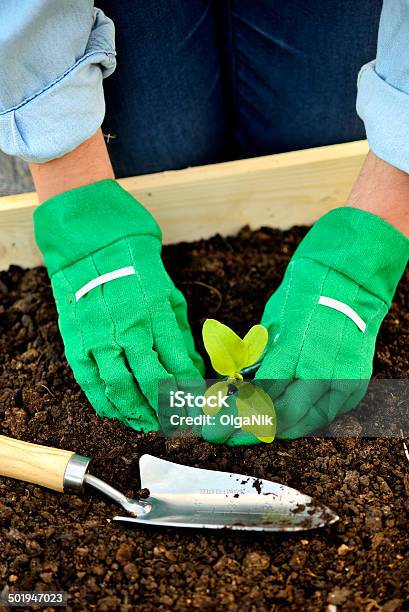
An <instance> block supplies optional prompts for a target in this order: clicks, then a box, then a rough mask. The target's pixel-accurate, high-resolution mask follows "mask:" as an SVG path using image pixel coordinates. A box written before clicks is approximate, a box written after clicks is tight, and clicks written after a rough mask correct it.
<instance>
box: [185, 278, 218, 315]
mask: <svg viewBox="0 0 409 612" xmlns="http://www.w3.org/2000/svg"><path fill="white" fill-rule="evenodd" d="M179 285H199V287H205V288H206V289H209V291H213V293H215V294H216V295H217V297H218V300H219V303H218V304H217V306H216V307H215V308H212V310H211V311H210V312H211V313H212V314H216V312H217V311H218V310H220V308H221V305H222V304H223V296H222V294H221V292H220V291H219V290H218V289H217V287H213V285H208V284H207V283H203V282H202V281H194V280H192V281H181V282H180V283H179Z"/></svg>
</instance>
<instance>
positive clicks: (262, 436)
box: [236, 382, 277, 443]
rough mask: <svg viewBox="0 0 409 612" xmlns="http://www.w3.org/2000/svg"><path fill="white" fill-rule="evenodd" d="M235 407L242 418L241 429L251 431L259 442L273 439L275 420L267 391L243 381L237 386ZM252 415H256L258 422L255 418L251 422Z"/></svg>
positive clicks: (272, 405)
mask: <svg viewBox="0 0 409 612" xmlns="http://www.w3.org/2000/svg"><path fill="white" fill-rule="evenodd" d="M236 407H237V413H238V415H239V416H240V417H241V418H242V419H243V424H242V427H241V428H242V430H243V431H247V432H249V433H252V434H253V435H254V436H256V438H258V439H259V440H260V441H261V442H266V443H270V442H272V441H273V440H274V438H275V433H276V426H277V420H276V413H275V410H274V404H273V401H272V399H271V397H270V396H269V395H268V393H266V392H265V391H263V389H260V387H257V386H256V385H254V384H253V383H248V382H243V383H241V384H240V386H239V388H238V394H237V398H236ZM253 417H258V419H259V422H256V420H255V422H253V423H252V418H253ZM246 420H247V421H248V423H246Z"/></svg>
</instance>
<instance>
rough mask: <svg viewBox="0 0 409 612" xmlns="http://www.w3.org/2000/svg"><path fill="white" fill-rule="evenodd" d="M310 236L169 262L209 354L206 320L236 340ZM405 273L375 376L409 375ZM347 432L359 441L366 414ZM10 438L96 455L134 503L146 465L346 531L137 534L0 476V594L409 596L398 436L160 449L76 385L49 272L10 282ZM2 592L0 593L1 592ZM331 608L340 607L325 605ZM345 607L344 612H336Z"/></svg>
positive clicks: (106, 604)
mask: <svg viewBox="0 0 409 612" xmlns="http://www.w3.org/2000/svg"><path fill="white" fill-rule="evenodd" d="M305 231H306V230H305V228H294V229H293V230H291V231H287V232H279V231H274V230H271V229H262V230H260V231H257V232H251V231H250V230H248V229H246V228H245V229H243V230H242V231H241V232H240V233H239V234H238V236H236V237H233V238H228V239H224V238H221V237H220V236H216V237H214V238H212V239H210V240H207V241H199V242H196V243H191V244H180V245H176V246H170V247H167V248H165V249H164V260H165V264H166V266H167V268H168V270H169V272H170V274H171V276H172V277H173V278H174V280H175V282H176V284H177V285H178V286H179V287H180V288H181V289H182V290H183V292H184V293H185V295H186V296H187V300H188V303H189V307H190V319H191V322H192V326H193V331H194V334H195V336H196V338H197V339H198V344H199V346H200V347H201V342H200V331H201V325H202V323H203V320H204V319H205V318H206V317H209V316H211V317H217V318H218V319H219V320H221V321H223V322H225V323H227V324H228V325H230V326H231V327H232V328H233V329H234V330H235V331H237V332H238V333H239V334H243V333H245V332H246V331H247V330H248V328H249V327H250V326H251V325H252V324H254V323H256V322H258V321H259V319H260V315H261V313H262V308H263V304H264V303H265V301H266V299H267V298H268V296H269V295H270V293H271V291H272V290H274V289H275V288H276V287H277V286H278V284H279V282H280V280H281V278H282V275H283V272H284V270H285V267H286V265H287V263H288V261H289V258H290V256H291V254H292V252H293V251H294V249H295V247H296V245H297V243H298V242H299V240H300V239H301V237H302V236H303V235H304V233H305ZM408 305H409V275H408V274H407V273H406V276H405V277H404V279H403V280H402V281H401V283H400V286H399V289H398V292H397V294H396V298H395V301H394V303H393V306H392V309H391V311H390V313H389V314H388V316H387V317H386V320H385V321H384V323H383V325H382V330H381V333H380V337H379V342H378V345H377V353H376V359H375V372H374V373H375V375H376V376H379V377H386V378H394V377H395V378H399V377H400V378H409V363H408V344H409V308H408ZM343 418H344V422H343V425H342V426H343V427H344V428H348V427H351V428H352V430H354V426H355V424H356V417H354V415H347V416H346V417H343ZM0 424H1V428H0V429H1V433H3V434H5V435H8V436H12V437H15V438H21V439H23V440H27V441H31V442H37V443H40V444H47V445H53V446H57V447H61V448H66V449H70V450H74V451H76V452H78V453H82V454H84V455H88V456H90V457H93V464H92V471H93V473H94V474H96V475H97V476H100V477H102V478H103V479H105V480H106V481H108V482H110V483H112V484H114V485H116V486H117V487H119V488H121V489H122V490H123V491H124V492H126V493H127V494H130V495H132V494H133V493H134V492H136V491H137V490H138V489H139V486H140V483H139V481H138V467H137V466H138V460H139V457H140V456H141V454H143V453H146V452H148V453H151V454H154V455H156V456H158V457H162V458H165V459H170V460H172V461H175V462H182V463H186V464H188V465H192V466H197V467H207V468H214V469H219V470H231V471H236V472H241V473H244V474H249V475H254V476H257V477H260V478H269V479H274V480H276V481H278V482H281V483H285V484H287V485H290V486H294V487H296V488H298V489H300V490H301V491H303V492H306V493H308V494H310V495H312V496H313V497H314V498H315V499H316V500H317V501H321V502H323V503H325V504H328V505H329V506H330V507H331V508H333V509H334V510H335V511H336V512H337V513H338V514H339V515H340V517H341V518H340V521H339V522H338V523H337V524H336V525H333V526H331V527H329V528H325V529H322V530H318V531H314V532H303V533H299V534H293V535H285V534H284V535H274V534H265V533H264V534H263V533H238V532H234V533H233V532H226V531H222V532H211V531H210V532H209V531H200V530H176V529H171V528H169V529H160V528H146V527H143V528H136V529H128V528H124V527H122V526H120V525H118V524H114V523H113V522H112V521H111V517H112V516H113V515H114V514H115V513H116V512H117V508H116V507H115V506H114V505H113V504H110V503H109V502H107V501H106V500H105V499H103V498H102V497H98V495H93V496H91V495H89V494H86V495H85V496H84V497H83V498H80V497H73V496H71V497H70V496H69V495H61V494H57V493H53V492H51V491H47V490H44V489H41V488H39V487H37V486H34V485H29V484H25V483H21V482H16V481H13V480H10V479H6V478H1V479H0V586H1V588H3V587H5V586H6V585H8V588H10V589H22V590H31V589H42V590H50V589H58V590H65V591H67V592H68V597H69V599H68V605H69V608H70V609H73V610H93V609H96V610H99V611H101V612H103V611H104V610H123V611H126V610H143V611H150V610H152V611H153V610H169V609H174V610H190V609H192V608H193V609H198V610H211V609H226V610H232V611H233V610H240V611H242V610H244V611H245V610H314V611H317V610H329V611H330V610H331V611H334V610H359V611H362V610H364V611H367V612H370V611H375V610H383V611H384V612H393V611H395V610H396V611H397V610H403V609H405V606H406V605H407V603H408V599H409V559H408V548H407V545H408V520H407V513H408V510H409V476H408V471H409V462H408V460H407V459H406V457H405V454H404V451H403V444H402V441H401V440H399V439H398V438H384V439H383V438H382V439H376V440H372V439H359V438H353V437H350V438H336V439H323V438H318V437H314V438H309V439H302V440H297V441H277V442H275V443H273V444H272V445H261V446H257V447H251V448H246V447H240V448H226V447H224V446H221V447H217V446H213V445H210V444H208V443H206V442H203V441H198V440H197V439H195V438H191V437H187V438H184V439H173V440H172V439H164V438H163V437H160V436H159V435H157V434H155V433H150V434H141V433H138V432H135V431H132V430H130V429H126V428H125V427H124V426H123V425H122V424H121V423H119V422H117V421H114V420H107V419H104V420H103V419H100V418H98V417H97V416H96V415H95V413H94V411H93V409H92V408H91V406H90V405H89V404H88V402H87V400H86V398H85V396H84V395H83V393H82V392H81V390H80V389H79V387H78V385H77V384H76V382H75V381H74V379H73V376H72V373H71V371H70V368H69V367H68V365H67V363H66V361H65V358H64V354H63V347H62V342H61V339H60V335H59V332H58V327H57V316H56V311H55V306H54V302H53V298H52V294H51V291H50V285H49V280H48V278H47V274H46V272H45V270H44V269H43V268H37V269H34V270H29V271H24V270H21V269H19V268H11V269H10V271H9V272H7V273H6V272H2V273H0ZM0 590H1V589H0ZM331 605H332V606H333V607H330V606H331ZM334 606H335V607H334Z"/></svg>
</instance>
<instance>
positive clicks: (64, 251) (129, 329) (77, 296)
mask: <svg viewBox="0 0 409 612" xmlns="http://www.w3.org/2000/svg"><path fill="white" fill-rule="evenodd" d="M34 226H35V237H36V241H37V244H38V246H39V248H40V250H41V252H42V253H43V255H44V259H45V263H46V266H47V270H48V273H49V275H50V278H51V284H52V289H53V292H54V297H55V300H56V304H57V309H58V315H59V326H60V330H61V335H62V337H63V340H64V346H65V352H66V356H67V360H68V363H69V364H70V366H71V367H72V369H73V371H74V375H75V378H76V380H77V381H78V383H79V384H80V385H81V387H82V388H83V390H84V391H85V393H86V395H87V397H88V399H89V401H90V402H91V404H92V405H93V406H94V408H95V410H96V411H97V413H98V414H99V415H100V416H106V417H115V418H118V419H120V420H121V421H123V422H125V423H126V424H127V425H129V426H130V427H133V428H134V429H142V430H144V431H149V430H156V429H158V422H157V410H158V382H160V381H164V382H165V384H167V385H168V386H169V387H171V388H176V389H177V388H178V385H179V384H183V382H184V381H186V380H198V379H201V375H202V373H203V370H204V368H203V362H202V360H201V358H200V356H199V355H198V353H197V352H196V351H195V348H194V343H193V338H192V335H191V332H190V327H189V324H188V321H187V315H186V302H185V300H184V297H183V295H182V294H181V293H180V291H179V290H178V289H177V288H176V287H175V286H174V284H173V282H172V281H171V279H170V278H169V276H168V274H167V273H166V271H165V269H164V267H163V263H162V260H161V231H160V229H159V226H158V225H157V223H156V222H155V220H154V219H153V217H152V216H151V215H150V214H149V213H148V211H147V210H146V209H145V208H143V206H142V205H141V204H139V203H138V202H137V201H136V200H135V199H134V198H133V197H132V196H131V195H130V194H128V193H127V192H126V191H124V190H123V189H122V188H121V187H120V186H119V185H118V183H116V182H115V181H113V180H105V181H100V182H98V183H94V184H92V185H89V186H87V187H81V188H78V189H74V190H72V191H69V192H66V193H63V194H61V195H58V196H56V197H54V198H52V199H50V200H48V201H47V202H45V203H44V204H42V205H41V206H40V207H39V208H38V209H37V210H36V211H35V213H34Z"/></svg>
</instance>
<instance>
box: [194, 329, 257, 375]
mask: <svg viewBox="0 0 409 612" xmlns="http://www.w3.org/2000/svg"><path fill="white" fill-rule="evenodd" d="M267 340H268V332H267V330H266V328H265V327H263V326H262V325H254V327H252V328H251V329H250V331H249V332H248V333H247V334H246V336H245V337H244V338H243V340H242V339H241V338H239V336H238V335H237V334H236V333H234V331H233V330H231V329H230V327H227V325H223V323H219V321H216V320H215V319H207V320H206V321H205V323H204V325H203V342H204V345H205V349H206V351H207V352H208V354H209V356H210V360H211V362H212V366H213V368H214V369H215V370H216V372H218V373H219V374H221V375H222V376H228V377H229V378H231V379H237V380H240V379H242V376H241V375H240V371H241V370H243V369H244V368H247V367H248V366H250V365H253V363H255V362H256V361H257V360H258V359H259V357H260V356H261V355H262V353H263V351H264V349H265V347H266V344H267Z"/></svg>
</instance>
